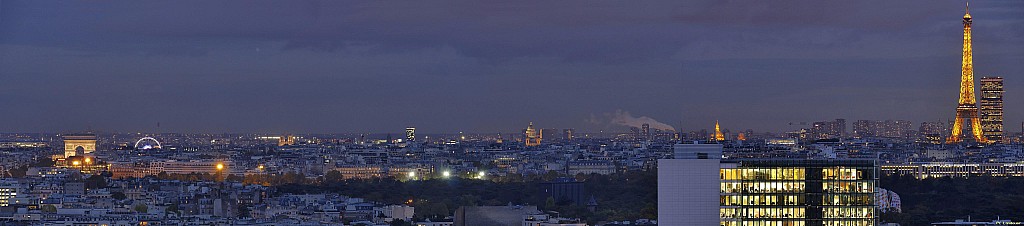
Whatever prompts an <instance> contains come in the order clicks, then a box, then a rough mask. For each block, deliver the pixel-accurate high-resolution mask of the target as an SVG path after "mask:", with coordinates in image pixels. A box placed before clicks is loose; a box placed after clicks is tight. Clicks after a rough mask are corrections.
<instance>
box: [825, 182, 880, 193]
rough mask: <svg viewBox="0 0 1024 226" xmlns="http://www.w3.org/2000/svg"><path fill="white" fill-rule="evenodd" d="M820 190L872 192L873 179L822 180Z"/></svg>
mask: <svg viewBox="0 0 1024 226" xmlns="http://www.w3.org/2000/svg"><path fill="white" fill-rule="evenodd" d="M821 188H822V190H824V191H825V192H829V193H874V192H875V183H874V181H851V182H831V181H825V182H822V187H821Z"/></svg>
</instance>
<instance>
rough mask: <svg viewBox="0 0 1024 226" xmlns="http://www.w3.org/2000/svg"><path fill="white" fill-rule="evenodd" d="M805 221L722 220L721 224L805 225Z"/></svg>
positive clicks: (735, 225)
mask: <svg viewBox="0 0 1024 226" xmlns="http://www.w3.org/2000/svg"><path fill="white" fill-rule="evenodd" d="M804 225H805V224H804V221H722V224H721V226H804Z"/></svg>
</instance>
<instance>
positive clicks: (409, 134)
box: [405, 127, 416, 142]
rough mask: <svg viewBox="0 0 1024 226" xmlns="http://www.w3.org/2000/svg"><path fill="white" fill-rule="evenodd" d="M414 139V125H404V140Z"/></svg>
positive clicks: (412, 140) (410, 140)
mask: <svg viewBox="0 0 1024 226" xmlns="http://www.w3.org/2000/svg"><path fill="white" fill-rule="evenodd" d="M414 141H416V127H405V142H414Z"/></svg>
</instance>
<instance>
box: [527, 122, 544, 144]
mask: <svg viewBox="0 0 1024 226" xmlns="http://www.w3.org/2000/svg"><path fill="white" fill-rule="evenodd" d="M523 133H524V134H523V135H525V137H526V139H525V140H524V141H525V142H524V143H525V144H526V146H527V147H533V146H539V145H540V136H539V134H537V130H535V129H533V122H530V126H527V127H526V130H525V131H523Z"/></svg>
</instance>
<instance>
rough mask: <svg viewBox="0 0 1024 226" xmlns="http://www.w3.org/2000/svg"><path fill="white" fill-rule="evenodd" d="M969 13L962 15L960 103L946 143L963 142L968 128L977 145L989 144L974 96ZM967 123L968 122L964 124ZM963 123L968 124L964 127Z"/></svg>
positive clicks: (968, 11)
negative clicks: (962, 43)
mask: <svg viewBox="0 0 1024 226" xmlns="http://www.w3.org/2000/svg"><path fill="white" fill-rule="evenodd" d="M971 51H972V50H971V13H970V8H969V7H968V10H967V11H966V12H965V13H964V49H963V59H962V60H961V65H960V101H959V103H960V104H959V105H958V106H957V107H956V121H955V122H954V123H953V134H951V135H950V136H949V138H947V139H946V143H959V142H962V141H964V139H963V136H964V135H966V134H965V133H964V128H965V127H966V126H970V128H971V130H970V133H971V135H973V137H974V140H975V141H977V142H979V143H990V142H989V141H988V139H985V136H984V135H983V133H982V129H981V128H982V127H981V120H980V119H979V118H978V104H977V102H976V101H975V96H974V56H972V52H971ZM965 121H969V122H965ZM964 123H970V124H969V125H965V124H964Z"/></svg>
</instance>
